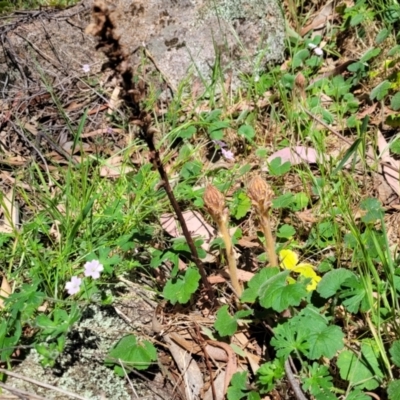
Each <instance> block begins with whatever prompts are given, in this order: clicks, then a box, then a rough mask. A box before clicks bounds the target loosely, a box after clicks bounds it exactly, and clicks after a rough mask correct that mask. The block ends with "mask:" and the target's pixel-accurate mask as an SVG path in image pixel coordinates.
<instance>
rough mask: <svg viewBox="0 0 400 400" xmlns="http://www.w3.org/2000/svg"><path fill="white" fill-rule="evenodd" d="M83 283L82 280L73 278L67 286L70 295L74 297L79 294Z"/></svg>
mask: <svg viewBox="0 0 400 400" xmlns="http://www.w3.org/2000/svg"><path fill="white" fill-rule="evenodd" d="M81 283H82V279H81V278H78V277H77V276H73V277H72V278H71V280H70V281H69V282H67V283H66V285H65V290H66V291H67V292H68V294H69V295H71V296H72V295H73V294H76V293H78V292H79V289H80V286H81Z"/></svg>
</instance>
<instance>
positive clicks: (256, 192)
mask: <svg viewBox="0 0 400 400" xmlns="http://www.w3.org/2000/svg"><path fill="white" fill-rule="evenodd" d="M247 194H248V195H249V197H250V199H251V200H252V201H253V205H254V207H255V209H256V211H257V214H258V216H259V218H260V225H261V228H262V230H263V233H264V237H265V250H266V251H267V254H268V258H269V263H270V266H272V267H277V266H278V265H279V264H278V257H277V256H276V251H275V240H274V237H273V236H272V231H271V223H270V218H269V210H270V208H271V200H272V198H273V196H274V192H273V191H272V189H271V187H270V186H269V185H268V183H267V182H265V181H264V179H262V178H261V177H260V176H256V177H254V178H253V179H252V181H251V182H250V184H249V186H248V188H247Z"/></svg>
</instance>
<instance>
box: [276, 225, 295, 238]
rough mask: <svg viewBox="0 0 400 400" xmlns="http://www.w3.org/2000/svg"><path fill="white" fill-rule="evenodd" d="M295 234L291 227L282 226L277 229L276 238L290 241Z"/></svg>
mask: <svg viewBox="0 0 400 400" xmlns="http://www.w3.org/2000/svg"><path fill="white" fill-rule="evenodd" d="M295 233H296V229H294V228H293V226H292V225H288V224H284V225H282V226H281V227H280V228H279V230H278V232H277V233H276V236H277V237H279V238H283V239H290V238H291V237H293V236H294V234H295Z"/></svg>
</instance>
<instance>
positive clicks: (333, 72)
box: [308, 60, 357, 87]
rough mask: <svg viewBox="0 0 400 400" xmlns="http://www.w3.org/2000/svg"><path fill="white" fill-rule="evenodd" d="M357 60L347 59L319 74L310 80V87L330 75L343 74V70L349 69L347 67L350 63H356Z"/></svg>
mask: <svg viewBox="0 0 400 400" xmlns="http://www.w3.org/2000/svg"><path fill="white" fill-rule="evenodd" d="M355 62H357V60H347V61H345V62H343V63H342V64H339V65H338V66H336V67H335V68H333V69H331V70H329V71H326V72H324V73H322V74H320V75H318V76H317V77H316V78H314V79H312V80H311V81H310V84H309V85H308V87H310V86H311V85H313V84H314V83H316V82H318V81H320V80H321V79H324V78H328V77H330V76H336V75H340V74H343V72H346V71H347V67H348V66H349V65H350V64H354V63H355Z"/></svg>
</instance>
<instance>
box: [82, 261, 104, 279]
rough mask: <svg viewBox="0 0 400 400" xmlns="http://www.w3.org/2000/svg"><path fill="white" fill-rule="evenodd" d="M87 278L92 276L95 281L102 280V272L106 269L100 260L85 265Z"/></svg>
mask: <svg viewBox="0 0 400 400" xmlns="http://www.w3.org/2000/svg"><path fill="white" fill-rule="evenodd" d="M84 268H85V272H84V273H85V276H91V277H92V278H93V279H99V278H100V272H101V271H103V269H104V267H103V265H102V264H100V261H98V260H92V261H88V262H87V263H86V264H85V265H84Z"/></svg>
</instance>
